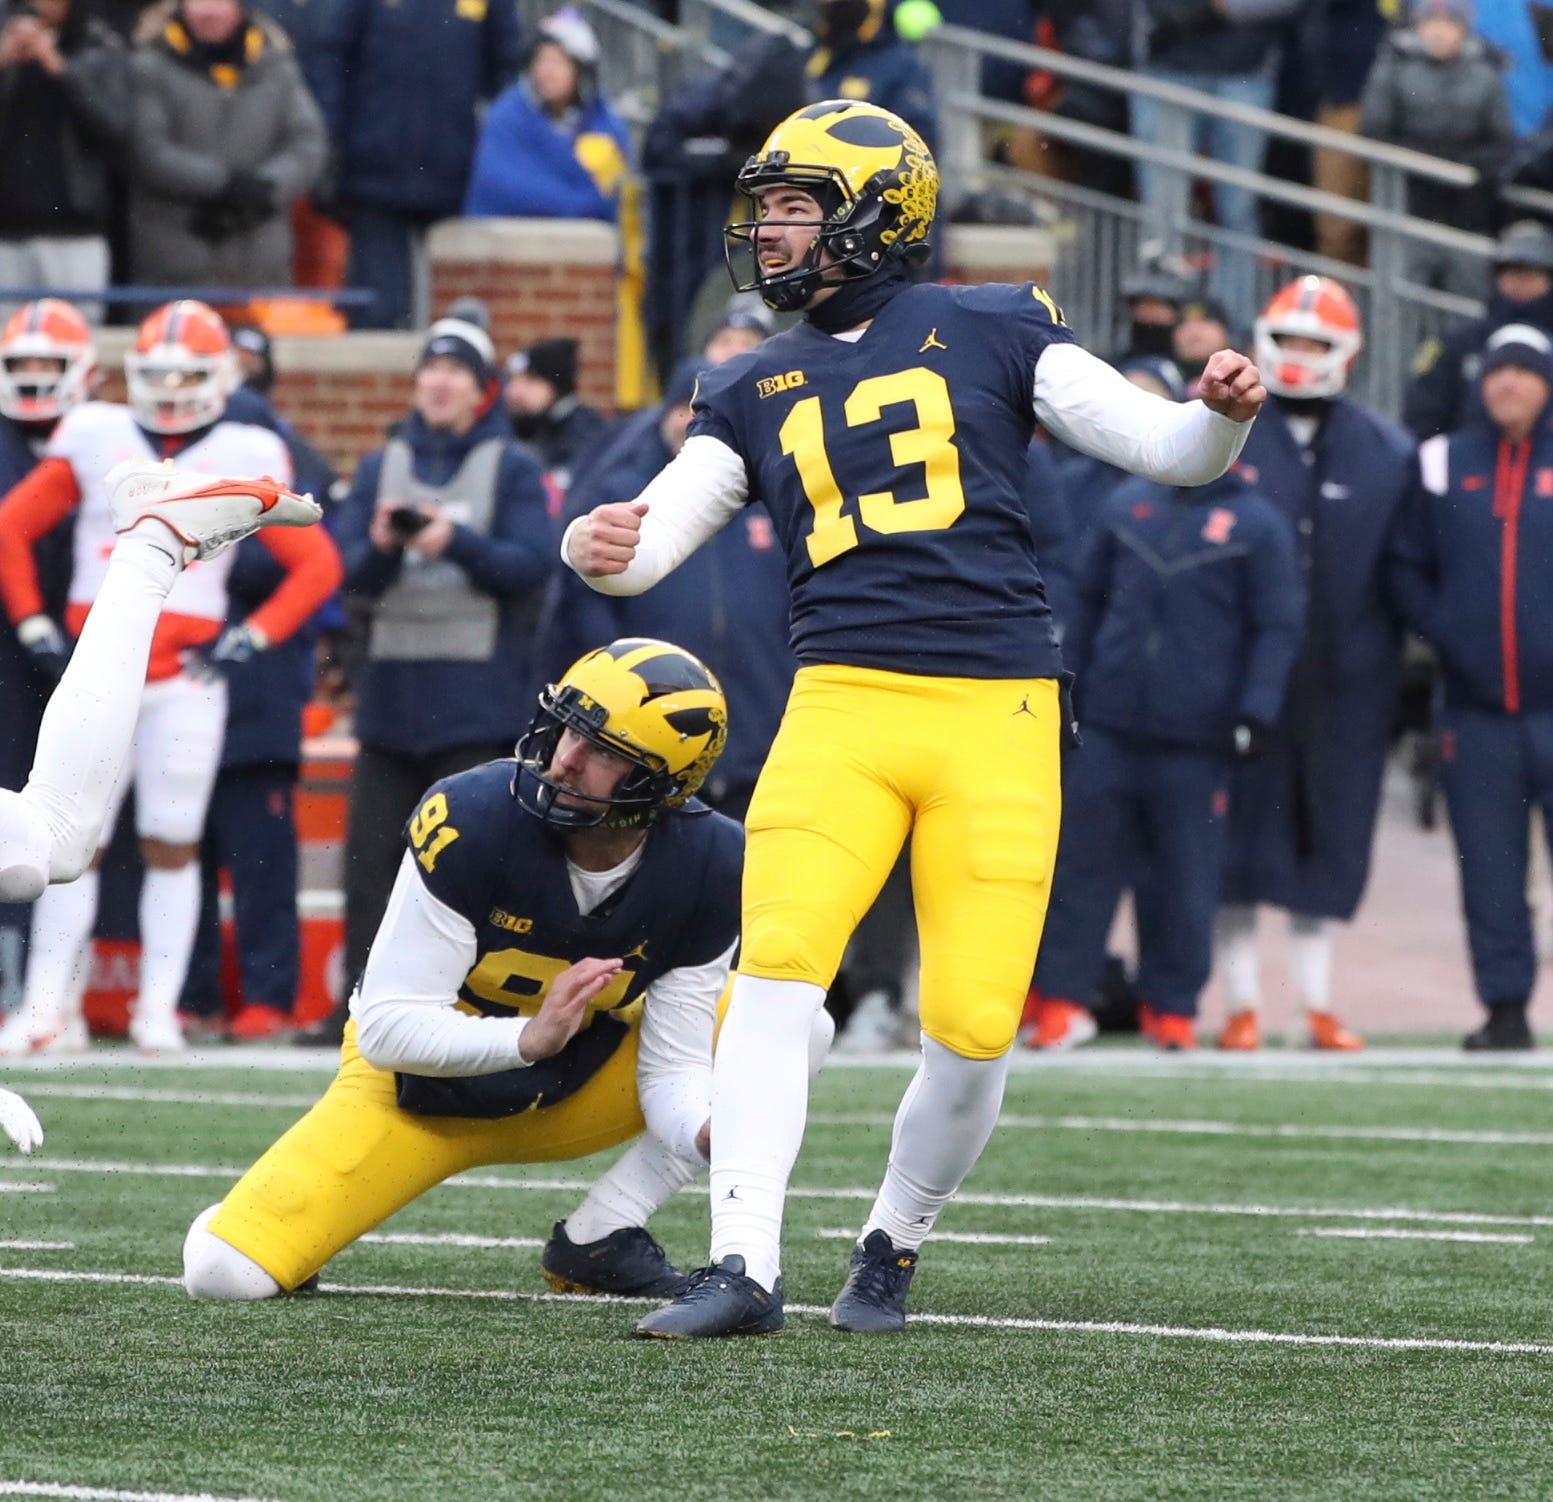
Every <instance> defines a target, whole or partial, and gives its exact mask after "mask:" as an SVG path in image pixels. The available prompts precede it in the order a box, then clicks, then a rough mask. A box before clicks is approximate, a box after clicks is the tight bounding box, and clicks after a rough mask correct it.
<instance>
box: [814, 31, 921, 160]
mask: <svg viewBox="0 0 1553 1502" xmlns="http://www.w3.org/2000/svg"><path fill="white" fill-rule="evenodd" d="M814 40H815V45H814V50H813V51H812V52H811V53H810V54H809V61H808V64H807V71H808V75H809V97H810V98H811V99H816V100H818V99H863V100H867V101H868V103H869V104H877V105H878V106H879V107H880V108H881V109H887V110H891V111H893V112H894V113H895V114H897V115H899V116H900V117H901V119H903V120H904V121H906V123H907V124H908V125H911V126H913V127H915V129H916V131H917V133H918V134H919V135H920V136H921V137H922V139H923V140H924V141H926V142H927V144H928V149H929V150H930V151H937V149H938V105H937V103H936V102H935V100H934V98H933V79H932V76H931V75H930V74H929V73H928V70H927V68H926V67H925V66H924V65H923V63H922V61H921V59H920V58H919V57H918V56H917V54H916V51H915V49H914V48H913V47H911V45H910V44H909V43H907V42H903V41H902V40H901V39H900V37H899V36H897V35H896V32H895V24H894V21H893V20H892V18H891V17H890V15H889V7H888V5H887V4H886V0H815V7H814Z"/></svg>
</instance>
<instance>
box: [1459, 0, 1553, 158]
mask: <svg viewBox="0 0 1553 1502" xmlns="http://www.w3.org/2000/svg"><path fill="white" fill-rule="evenodd" d="M1476 24H1477V33H1478V35H1479V36H1480V37H1482V38H1483V40H1484V41H1485V42H1487V43H1488V44H1489V46H1490V47H1492V48H1494V49H1495V50H1496V51H1497V52H1498V54H1499V56H1500V57H1501V58H1502V59H1503V60H1504V65H1505V92H1506V93H1507V94H1508V95H1509V98H1510V124H1511V127H1512V128H1513V129H1514V131H1515V134H1516V135H1517V136H1518V137H1522V136H1529V135H1530V134H1531V133H1532V132H1533V131H1534V130H1536V129H1537V128H1538V127H1539V126H1541V125H1542V124H1544V123H1545V122H1546V120H1547V116H1548V112H1549V110H1553V40H1550V38H1549V33H1548V17H1547V11H1546V9H1545V7H1543V6H1542V5H1539V4H1536V3H1533V0H1477V15H1476Z"/></svg>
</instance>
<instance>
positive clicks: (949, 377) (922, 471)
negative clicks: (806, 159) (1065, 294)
mask: <svg viewBox="0 0 1553 1502" xmlns="http://www.w3.org/2000/svg"><path fill="white" fill-rule="evenodd" d="M1072 338H1073V336H1072V334H1071V333H1070V332H1069V331H1068V329H1067V327H1066V325H1065V324H1063V323H1061V322H1060V320H1059V315H1058V314H1057V310H1056V308H1055V306H1054V305H1053V303H1052V301H1051V299H1050V298H1049V297H1048V296H1047V295H1046V293H1045V292H1043V291H1041V289H1040V288H1038V287H1036V286H1035V285H1034V284H1032V283H1027V284H1026V285H1024V286H1022V287H1013V286H996V285H993V286H983V287H940V286H934V285H921V286H913V287H907V288H905V289H903V290H902V291H901V292H900V293H899V294H898V295H897V296H895V297H893V298H891V299H890V301H889V302H888V303H886V304H885V306H884V308H883V309H882V310H881V311H880V312H879V313H878V315H877V316H876V317H875V318H874V321H873V323H872V324H871V325H870V326H869V327H868V328H867V329H866V330H865V331H864V333H863V335H862V337H861V338H860V339H858V340H857V341H856V342H855V343H849V342H847V341H845V340H841V339H836V338H833V337H832V336H831V335H829V334H825V333H822V332H821V331H820V330H819V329H816V328H814V327H813V326H812V325H811V324H809V323H808V322H803V323H799V324H797V325H795V326H794V327H793V328H791V329H789V330H787V332H785V333H783V334H778V335H777V336H776V337H775V338H773V339H768V340H767V341H766V342H765V343H764V344H762V345H761V346H760V347H759V348H758V349H755V350H752V351H750V352H749V353H748V354H746V355H741V356H739V357H738V358H736V359H734V360H730V361H729V362H728V363H727V364H726V365H722V366H719V367H717V368H716V369H714V370H711V371H708V372H707V373H706V374H705V375H703V376H702V378H701V385H700V388H699V390H698V391H697V393H696V397H695V400H694V403H693V406H694V411H695V416H694V419H693V420H692V423H691V427H690V431H691V433H692V434H703V433H704V434H708V435H710V436H711V437H714V438H717V439H719V440H720V441H721V442H723V443H725V444H727V445H728V446H729V447H730V448H732V449H734V450H736V451H737V452H738V453H739V455H740V456H741V457H742V458H743V459H744V463H745V468H746V469H747V471H748V473H749V480H750V499H751V500H752V501H763V502H764V503H765V505H766V508H767V509H768V510H769V511H770V513H771V516H772V519H773V521H774V523H775V526H776V530H777V534H778V536H779V537H780V538H781V540H782V545H783V547H784V549H785V550H786V553H787V566H788V580H789V583H790V585H791V588H792V596H793V606H792V640H793V649H794V651H795V652H796V653H797V655H798V658H799V661H800V662H803V663H821V662H829V663H843V664H847V665H850V666H854V667H870V668H884V669H887V670H890V671H893V672H900V673H919V674H931V675H934V676H942V677H964V678H1026V677H1029V678H1035V677H1053V676H1056V674H1057V673H1058V672H1059V670H1060V657H1059V655H1058V651H1057V645H1056V640H1055V637H1054V636H1053V633H1052V627H1051V612H1050V610H1049V609H1048V608H1047V604H1046V592H1045V588H1044V586H1043V584H1042V582H1041V575H1040V570H1039V568H1038V567H1037V562H1036V555H1035V544H1034V542H1033V540H1032V538H1031V533H1030V518H1029V512H1028V509H1027V507H1026V504H1025V497H1024V487H1025V480H1026V457H1025V455H1026V449H1027V448H1028V446H1029V442H1030V437H1031V433H1032V431H1033V429H1034V426H1035V417H1034V412H1033V386H1034V378H1035V365H1036V361H1037V360H1038V359H1039V358H1040V354H1041V351H1042V350H1044V349H1045V348H1046V347H1047V345H1049V344H1059V343H1069V342H1071V341H1072Z"/></svg>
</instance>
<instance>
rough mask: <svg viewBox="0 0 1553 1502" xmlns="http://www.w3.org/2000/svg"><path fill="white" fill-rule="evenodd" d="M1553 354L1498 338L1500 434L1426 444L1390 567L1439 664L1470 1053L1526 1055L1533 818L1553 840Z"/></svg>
mask: <svg viewBox="0 0 1553 1502" xmlns="http://www.w3.org/2000/svg"><path fill="white" fill-rule="evenodd" d="M1550 391H1553V351H1550V345H1549V340H1548V338H1547V336H1546V335H1545V334H1544V333H1543V332H1542V331H1541V330H1540V329H1538V328H1534V327H1533V326H1531V325H1529V324H1520V325H1516V324H1512V325H1510V326H1509V327H1508V328H1505V329H1501V330H1500V331H1499V332H1498V333H1497V334H1496V335H1495V336H1494V338H1493V339H1492V340H1491V341H1490V343H1489V347H1488V350H1487V352H1486V353H1485V355H1484V359H1483V378H1482V386H1481V392H1482V398H1483V405H1484V408H1485V410H1486V411H1487V413H1488V416H1489V419H1490V421H1489V424H1487V425H1483V426H1479V427H1470V428H1463V429H1462V430H1461V431H1459V432H1456V433H1451V434H1442V435H1440V436H1439V437H1436V438H1431V439H1430V440H1429V441H1428V442H1427V443H1425V444H1424V445H1423V447H1422V448H1421V449H1420V450H1419V456H1418V463H1419V473H1418V480H1417V483H1416V485H1415V487H1414V489H1413V491H1412V493H1411V495H1410V497H1409V500H1408V507H1407V514H1406V519H1405V527H1404V530H1403V532H1402V534H1401V536H1400V538H1399V547H1398V553H1397V557H1396V560H1395V563H1394V567H1393V570H1392V585H1393V590H1394V593H1395V598H1396V601H1397V605H1398V608H1399V609H1400V610H1401V612H1402V615H1403V617H1404V619H1405V620H1406V621H1407V623H1408V625H1409V626H1411V627H1412V628H1413V630H1415V631H1416V632H1418V634H1419V635H1420V636H1421V637H1423V639H1424V640H1425V641H1426V642H1428V643H1429V645H1430V646H1432V647H1433V648H1434V649H1435V651H1436V652H1437V653H1438V654H1439V657H1440V663H1441V667H1442V670H1443V673H1444V679H1445V704H1444V711H1443V715H1442V719H1441V730H1442V764H1443V780H1444V785H1445V798H1446V804H1447V807H1448V808H1449V810H1450V816H1451V827H1452V830H1453V832H1454V834H1455V837H1456V850H1457V855H1458V858H1459V860H1460V863H1461V900H1462V907H1463V909H1464V910H1465V913H1466V919H1467V939H1468V944H1469V946H1470V948H1471V951H1472V971H1473V978H1474V981H1475V982H1476V986H1477V993H1478V999H1479V1000H1480V1001H1481V1002H1482V1003H1483V1005H1484V1006H1485V1007H1487V1008H1488V1014H1489V1015H1488V1021H1487V1023H1486V1024H1485V1025H1484V1026H1483V1027H1482V1028H1481V1029H1480V1030H1479V1031H1477V1032H1475V1033H1473V1034H1472V1035H1471V1036H1470V1037H1468V1039H1467V1040H1466V1046H1467V1047H1468V1048H1473V1049H1478V1048H1490V1049H1497V1048H1529V1047H1530V1046H1531V1034H1530V1031H1529V1029H1528V1027H1527V1022H1526V1007H1527V1003H1528V1001H1529V1000H1530V997H1531V991H1532V986H1533V984H1534V983H1535V980H1536V970H1537V962H1536V951H1535V947H1534V945H1533V941H1532V929H1531V919H1530V915H1529V914H1528V912H1527V908H1526V878H1527V812H1528V810H1529V808H1530V807H1531V806H1532V805H1537V806H1540V808H1541V810H1542V815H1543V819H1544V823H1545V825H1546V826H1547V827H1548V830H1549V833H1550V835H1553V610H1550V608H1549V595H1548V588H1549V583H1550V581H1553V430H1550V428H1549V425H1548V420H1547V419H1548V410H1547V409H1548V398H1549V393H1550Z"/></svg>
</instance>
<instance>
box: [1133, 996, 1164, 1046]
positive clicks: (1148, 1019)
mask: <svg viewBox="0 0 1553 1502" xmlns="http://www.w3.org/2000/svg"><path fill="white" fill-rule="evenodd" d="M1158 1020H1159V1013H1158V1012H1156V1011H1155V1010H1154V1008H1153V1007H1151V1006H1150V1005H1149V1004H1148V1002H1146V1001H1140V1002H1139V1003H1138V1031H1139V1032H1140V1033H1142V1034H1143V1036H1144V1037H1145V1038H1148V1039H1149V1040H1150V1041H1152V1040H1153V1037H1154V1024H1155V1023H1156V1022H1157V1021H1158Z"/></svg>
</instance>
